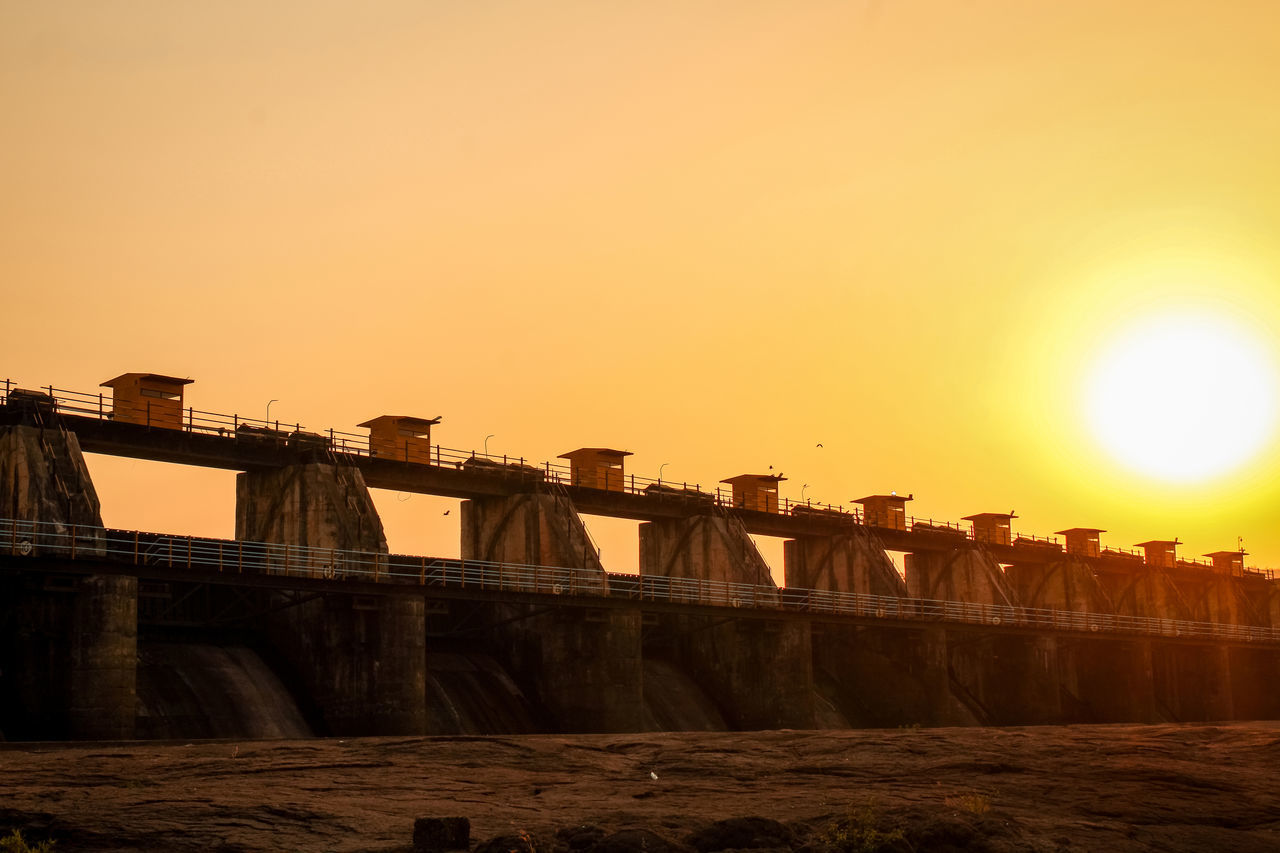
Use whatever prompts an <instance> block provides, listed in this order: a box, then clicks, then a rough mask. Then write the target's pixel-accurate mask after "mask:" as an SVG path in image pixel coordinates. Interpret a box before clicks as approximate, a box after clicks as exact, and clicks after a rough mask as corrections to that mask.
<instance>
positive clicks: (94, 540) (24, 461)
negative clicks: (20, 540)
mask: <svg viewBox="0 0 1280 853" xmlns="http://www.w3.org/2000/svg"><path fill="white" fill-rule="evenodd" d="M0 517H2V518H12V519H19V520H22V521H31V522H39V525H38V526H37V527H35V528H34V529H33V530H32V532H31V534H30V539H31V545H32V547H34V548H36V549H39V548H41V547H42V546H44V545H55V546H60V547H64V548H65V547H68V546H69V545H70V542H71V540H70V538H69V537H70V534H71V531H72V529H73V528H74V529H75V533H76V548H77V551H79V550H80V549H84V551H85V553H92V551H93V550H94V549H99V550H100V549H101V548H102V536H103V534H102V531H101V530H95V529H94V528H100V527H102V514H101V512H100V509H99V503H98V493H97V491H96V490H95V489H94V487H93V480H92V478H91V477H90V476H89V468H88V466H87V465H86V464H85V461H84V454H83V453H81V452H80V443H79V442H78V441H77V440H76V436H75V433H70V432H65V431H63V430H60V429H56V428H45V427H36V426H31V425H27V424H15V425H12V426H0Z"/></svg>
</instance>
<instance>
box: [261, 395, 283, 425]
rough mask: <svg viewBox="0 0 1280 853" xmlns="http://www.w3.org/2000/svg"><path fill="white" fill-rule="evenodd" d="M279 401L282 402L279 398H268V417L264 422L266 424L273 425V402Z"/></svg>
mask: <svg viewBox="0 0 1280 853" xmlns="http://www.w3.org/2000/svg"><path fill="white" fill-rule="evenodd" d="M279 402H280V401H279V400H268V401H267V419H266V420H265V421H263V423H264V424H266V425H267V426H271V404H272V403H279Z"/></svg>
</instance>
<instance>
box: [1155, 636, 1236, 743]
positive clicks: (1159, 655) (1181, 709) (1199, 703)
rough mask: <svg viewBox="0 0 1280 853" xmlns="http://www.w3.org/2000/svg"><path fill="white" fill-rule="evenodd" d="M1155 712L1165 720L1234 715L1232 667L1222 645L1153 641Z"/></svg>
mask: <svg viewBox="0 0 1280 853" xmlns="http://www.w3.org/2000/svg"><path fill="white" fill-rule="evenodd" d="M1151 662H1152V678H1153V689H1154V691H1155V706H1156V713H1157V715H1158V716H1159V717H1160V718H1161V719H1162V720H1165V721H1167V722H1176V723H1195V722H1206V721H1212V720H1230V719H1234V715H1235V707H1234V702H1233V690H1232V684H1231V683H1232V668H1231V661H1230V655H1229V654H1228V650H1227V649H1226V648H1225V647H1222V646H1213V645H1205V646H1200V645H1190V644H1186V643H1153V644H1152V653H1151Z"/></svg>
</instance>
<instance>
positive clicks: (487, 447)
mask: <svg viewBox="0 0 1280 853" xmlns="http://www.w3.org/2000/svg"><path fill="white" fill-rule="evenodd" d="M495 435H497V433H496V432H491V433H489V434H488V435H486V436H485V437H484V455H485V456H488V455H489V439H491V438H493V437H494V436H495Z"/></svg>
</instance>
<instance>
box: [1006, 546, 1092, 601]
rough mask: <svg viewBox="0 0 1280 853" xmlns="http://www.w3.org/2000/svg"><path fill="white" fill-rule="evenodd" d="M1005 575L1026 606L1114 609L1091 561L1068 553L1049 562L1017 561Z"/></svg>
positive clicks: (1019, 599)
mask: <svg viewBox="0 0 1280 853" xmlns="http://www.w3.org/2000/svg"><path fill="white" fill-rule="evenodd" d="M1005 577H1006V578H1008V580H1009V585H1010V586H1011V587H1012V588H1013V591H1014V594H1015V595H1017V597H1018V601H1019V602H1021V604H1022V606H1023V607H1037V608H1042V609H1046V610H1072V611H1075V612H1077V613H1114V612H1115V608H1114V605H1112V603H1111V599H1110V597H1109V596H1108V595H1107V592H1106V590H1105V589H1103V587H1102V584H1101V583H1099V582H1098V578H1097V576H1096V575H1095V574H1094V572H1093V569H1092V568H1091V567H1090V566H1089V564H1088V563H1086V562H1084V561H1083V560H1074V559H1072V558H1071V557H1065V558H1064V559H1061V560H1054V561H1053V562H1049V563H1014V564H1013V565H1012V566H1010V567H1009V568H1008V569H1006V570H1005Z"/></svg>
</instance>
